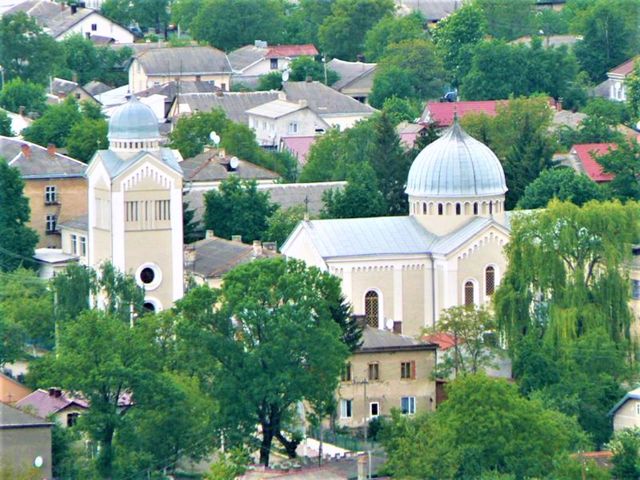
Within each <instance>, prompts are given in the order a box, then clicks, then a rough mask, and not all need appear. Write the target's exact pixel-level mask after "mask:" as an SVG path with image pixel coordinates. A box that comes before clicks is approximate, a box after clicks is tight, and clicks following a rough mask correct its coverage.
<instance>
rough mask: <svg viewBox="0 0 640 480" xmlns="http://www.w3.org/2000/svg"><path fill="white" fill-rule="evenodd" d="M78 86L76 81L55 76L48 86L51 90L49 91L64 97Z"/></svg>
mask: <svg viewBox="0 0 640 480" xmlns="http://www.w3.org/2000/svg"><path fill="white" fill-rule="evenodd" d="M78 87H80V85H78V83H77V82H72V81H71V80H65V79H64V78H58V77H55V78H54V79H53V80H52V81H51V84H50V86H49V89H50V90H51V91H50V92H49V93H51V94H52V95H56V96H58V97H60V96H62V97H66V96H67V95H69V94H70V93H71V92H73V91H74V90H75V89H76V88H78Z"/></svg>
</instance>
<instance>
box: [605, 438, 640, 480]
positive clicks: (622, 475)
mask: <svg viewBox="0 0 640 480" xmlns="http://www.w3.org/2000/svg"><path fill="white" fill-rule="evenodd" d="M609 448H611V450H612V451H613V458H612V459H611V462H612V463H613V469H612V472H611V473H612V474H613V476H614V478H617V479H620V480H623V479H624V480H627V479H628V480H631V479H634V478H638V477H639V476H640V455H639V454H638V452H639V451H640V436H639V435H638V430H637V429H624V430H621V431H619V432H617V433H616V435H615V437H614V438H613V440H612V441H611V443H610V445H609Z"/></svg>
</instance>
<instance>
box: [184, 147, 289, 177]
mask: <svg viewBox="0 0 640 480" xmlns="http://www.w3.org/2000/svg"><path fill="white" fill-rule="evenodd" d="M219 153H220V152H219V151H218V150H215V149H212V150H207V151H205V152H202V153H200V154H198V155H196V156H195V157H191V158H188V159H186V160H183V161H182V162H180V167H181V168H182V171H183V172H184V180H185V182H216V181H222V180H224V179H226V178H228V177H229V176H231V175H235V176H237V177H240V178H242V179H244V180H275V179H277V178H280V175H278V174H277V173H275V172H272V171H271V170H267V169H266V168H264V167H261V166H259V165H255V164H253V163H251V162H247V161H246V160H240V159H238V167H237V168H236V169H235V170H234V171H230V170H229V168H228V166H229V162H230V160H231V158H232V157H231V156H227V155H225V156H223V157H220V156H219V155H218V154H219Z"/></svg>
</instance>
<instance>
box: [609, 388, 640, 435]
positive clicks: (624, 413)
mask: <svg viewBox="0 0 640 480" xmlns="http://www.w3.org/2000/svg"><path fill="white" fill-rule="evenodd" d="M609 416H610V417H612V420H613V431H614V432H618V431H620V430H624V429H626V428H638V427H640V388H635V389H633V390H631V391H629V392H627V393H626V394H625V396H624V397H622V399H621V400H620V401H619V402H618V403H616V404H615V405H614V407H613V408H612V409H611V410H610V411H609Z"/></svg>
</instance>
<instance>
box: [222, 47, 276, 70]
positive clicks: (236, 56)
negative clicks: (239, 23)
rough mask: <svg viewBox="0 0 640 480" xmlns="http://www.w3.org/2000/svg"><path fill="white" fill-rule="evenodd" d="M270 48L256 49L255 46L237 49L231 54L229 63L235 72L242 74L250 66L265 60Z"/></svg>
mask: <svg viewBox="0 0 640 480" xmlns="http://www.w3.org/2000/svg"><path fill="white" fill-rule="evenodd" d="M268 51H269V48H268V47H264V48H263V47H256V46H255V45H245V46H244V47H240V48H237V49H235V50H233V51H231V52H229V63H231V67H232V68H233V71H234V72H241V71H242V70H244V69H245V68H247V67H248V66H250V65H252V64H254V63H256V62H257V61H259V60H261V59H263V58H264V57H265V56H266V55H267V52H268Z"/></svg>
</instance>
